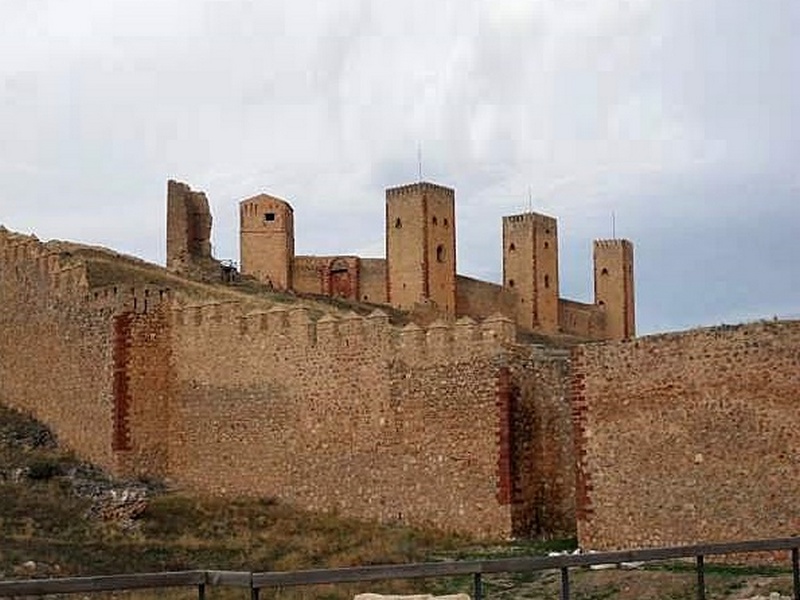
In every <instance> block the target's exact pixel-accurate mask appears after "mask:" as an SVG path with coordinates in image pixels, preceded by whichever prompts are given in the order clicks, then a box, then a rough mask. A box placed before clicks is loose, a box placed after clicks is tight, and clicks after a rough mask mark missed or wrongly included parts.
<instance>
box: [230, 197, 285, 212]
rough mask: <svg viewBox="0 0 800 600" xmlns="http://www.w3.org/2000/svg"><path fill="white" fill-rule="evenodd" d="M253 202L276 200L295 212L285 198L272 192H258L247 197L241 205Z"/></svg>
mask: <svg viewBox="0 0 800 600" xmlns="http://www.w3.org/2000/svg"><path fill="white" fill-rule="evenodd" d="M252 202H275V203H278V204H281V205H284V206H285V207H286V208H288V209H289V211H291V212H294V209H293V208H292V205H291V204H289V203H288V202H287V201H286V200H284V199H283V198H278V197H277V196H271V195H270V194H256V195H255V196H251V197H250V198H245V199H244V200H241V201H240V202H239V206H243V205H245V204H250V203H252Z"/></svg>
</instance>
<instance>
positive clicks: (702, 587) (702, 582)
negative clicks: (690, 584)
mask: <svg viewBox="0 0 800 600" xmlns="http://www.w3.org/2000/svg"><path fill="white" fill-rule="evenodd" d="M697 600H706V572H705V557H703V555H702V554H701V555H699V556H698V557H697Z"/></svg>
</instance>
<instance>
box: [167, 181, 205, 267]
mask: <svg viewBox="0 0 800 600" xmlns="http://www.w3.org/2000/svg"><path fill="white" fill-rule="evenodd" d="M213 264H215V263H214V262H213V259H212V258H211V211H210V209H209V207H208V198H206V195H205V194H204V193H203V192H194V191H192V188H190V187H189V186H188V185H186V184H185V183H180V182H178V181H174V180H172V179H170V180H169V181H168V182H167V268H168V269H169V270H171V271H176V272H178V273H183V274H189V273H191V272H193V271H196V270H198V269H200V270H205V269H208V268H210V267H211V266H212V265H213Z"/></svg>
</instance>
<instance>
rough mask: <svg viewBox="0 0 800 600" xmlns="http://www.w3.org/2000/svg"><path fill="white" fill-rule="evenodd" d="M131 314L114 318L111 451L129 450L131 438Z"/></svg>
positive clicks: (127, 313)
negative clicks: (129, 369) (112, 430)
mask: <svg viewBox="0 0 800 600" xmlns="http://www.w3.org/2000/svg"><path fill="white" fill-rule="evenodd" d="M132 323H133V313H131V312H126V313H123V314H121V315H118V316H116V317H115V318H114V345H113V360H114V434H113V438H112V442H111V446H112V449H113V450H115V451H119V450H130V449H131V439H130V438H131V436H130V427H129V423H128V415H129V412H130V403H131V394H130V387H129V385H128V360H129V359H130V333H131V324H132Z"/></svg>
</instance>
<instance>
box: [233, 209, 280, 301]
mask: <svg viewBox="0 0 800 600" xmlns="http://www.w3.org/2000/svg"><path fill="white" fill-rule="evenodd" d="M239 217H240V224H239V231H240V240H239V241H240V244H239V256H240V261H241V271H242V274H244V275H251V276H252V277H255V278H256V279H257V280H258V281H260V282H262V283H266V284H268V285H271V286H273V287H274V288H275V289H280V290H288V289H291V288H292V263H293V261H294V212H293V210H292V207H291V206H290V205H289V203H288V202H285V201H284V200H281V199H280V198H275V197H273V196H268V195H266V194H259V195H258V196H254V197H252V198H248V199H247V200H242V202H240V203H239Z"/></svg>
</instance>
